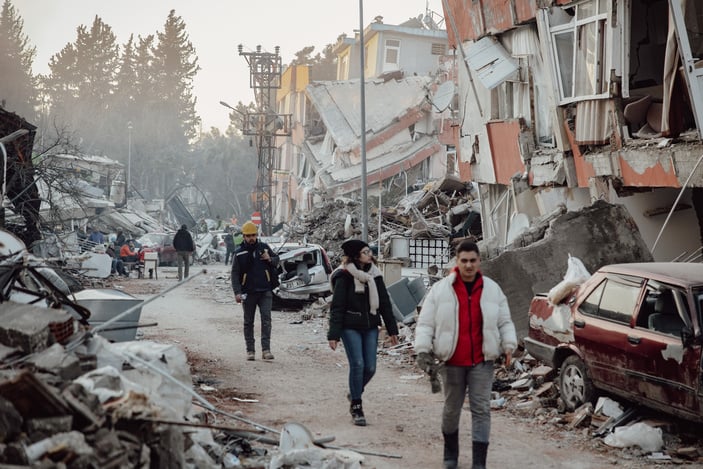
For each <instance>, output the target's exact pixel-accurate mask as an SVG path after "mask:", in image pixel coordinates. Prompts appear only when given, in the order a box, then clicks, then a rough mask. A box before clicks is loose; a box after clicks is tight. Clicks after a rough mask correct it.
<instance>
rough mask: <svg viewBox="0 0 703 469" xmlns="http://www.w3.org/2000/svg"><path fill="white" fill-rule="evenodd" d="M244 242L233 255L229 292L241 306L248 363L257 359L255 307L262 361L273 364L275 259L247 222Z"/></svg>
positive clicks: (256, 230) (276, 262)
mask: <svg viewBox="0 0 703 469" xmlns="http://www.w3.org/2000/svg"><path fill="white" fill-rule="evenodd" d="M242 234H243V235H244V242H243V243H242V245H241V246H240V247H239V249H237V251H236V252H235V253H234V261H233V262H232V289H233V290H234V298H235V300H237V303H243V304H242V308H243V309H244V341H245V343H246V347H247V360H250V361H251V360H254V359H255V356H256V347H255V344H256V341H255V340H254V316H255V315H256V307H257V306H258V307H259V314H260V315H261V349H262V352H261V358H263V359H264V360H273V354H272V353H271V306H272V303H273V293H272V290H273V289H274V288H276V287H277V286H278V274H277V270H276V268H277V267H278V256H277V255H276V253H274V252H273V250H272V249H271V247H270V246H269V245H268V244H266V243H262V242H260V241H259V240H258V238H257V236H258V228H257V227H256V225H255V224H254V223H252V222H251V221H248V222H246V223H245V224H244V226H242Z"/></svg>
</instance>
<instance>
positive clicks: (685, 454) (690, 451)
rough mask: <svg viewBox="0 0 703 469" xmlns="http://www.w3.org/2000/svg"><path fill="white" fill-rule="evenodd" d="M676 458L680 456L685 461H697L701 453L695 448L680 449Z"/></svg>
mask: <svg viewBox="0 0 703 469" xmlns="http://www.w3.org/2000/svg"><path fill="white" fill-rule="evenodd" d="M676 456H679V457H681V458H684V459H690V460H695V459H698V457H699V456H700V453H699V451H698V448H695V447H693V446H686V447H684V448H678V449H677V450H676Z"/></svg>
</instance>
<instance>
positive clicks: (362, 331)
mask: <svg viewBox="0 0 703 469" xmlns="http://www.w3.org/2000/svg"><path fill="white" fill-rule="evenodd" d="M342 249H343V250H344V254H345V258H344V259H343V261H342V265H341V266H340V267H339V268H338V269H337V270H335V271H334V272H333V273H332V277H331V282H332V289H333V295H332V306H331V308H330V328H329V331H328V332H327V340H328V341H329V345H330V348H331V349H332V350H336V349H337V344H338V343H339V341H340V339H341V341H342V342H343V343H344V351H345V352H346V354H347V359H348V360H349V394H348V395H347V397H348V398H349V399H350V401H351V406H350V408H349V412H350V413H351V415H352V418H353V419H354V425H360V426H364V425H366V417H365V416H364V411H363V409H362V406H361V395H362V393H363V392H364V388H365V386H366V385H367V384H368V383H369V381H371V378H372V377H373V375H374V374H375V373H376V351H377V348H378V328H379V327H380V326H381V318H383V323H384V324H385V326H386V330H387V331H388V335H389V336H390V343H391V344H392V345H397V344H398V324H397V323H396V321H395V318H394V317H393V309H392V306H391V300H390V297H389V296H388V291H387V290H386V285H385V283H384V282H383V274H381V271H380V270H379V269H378V267H376V264H375V263H374V257H373V254H372V252H371V249H370V248H369V245H368V244H366V243H365V242H363V241H361V240H358V239H351V240H348V241H345V242H344V243H343V244H342Z"/></svg>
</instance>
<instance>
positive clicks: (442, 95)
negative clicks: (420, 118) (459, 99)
mask: <svg viewBox="0 0 703 469" xmlns="http://www.w3.org/2000/svg"><path fill="white" fill-rule="evenodd" d="M453 98H454V82H453V81H445V82H444V83H442V84H441V85H439V87H438V88H437V91H435V93H434V95H433V96H432V104H433V105H434V107H435V108H436V109H437V112H442V111H444V110H445V109H447V108H448V107H449V103H451V102H452V99H453Z"/></svg>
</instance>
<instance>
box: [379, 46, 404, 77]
mask: <svg viewBox="0 0 703 469" xmlns="http://www.w3.org/2000/svg"><path fill="white" fill-rule="evenodd" d="M389 42H395V43H397V45H389ZM401 45H402V44H401V41H400V39H395V38H388V39H384V41H383V71H384V72H387V71H390V70H398V69H400V47H401ZM390 51H394V52H395V57H396V61H395V62H389V61H388V53H389V52H390ZM391 66H392V67H391Z"/></svg>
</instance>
